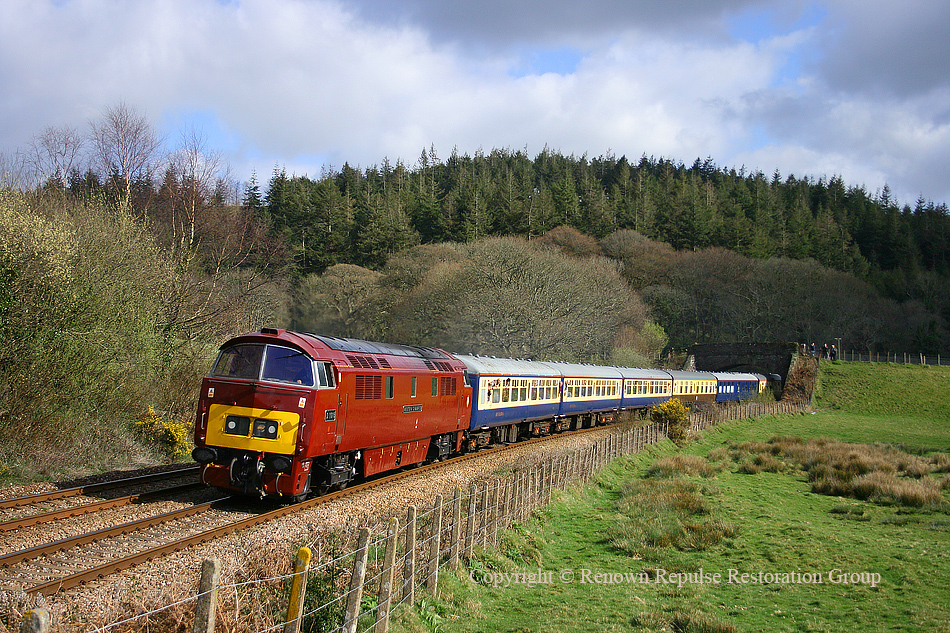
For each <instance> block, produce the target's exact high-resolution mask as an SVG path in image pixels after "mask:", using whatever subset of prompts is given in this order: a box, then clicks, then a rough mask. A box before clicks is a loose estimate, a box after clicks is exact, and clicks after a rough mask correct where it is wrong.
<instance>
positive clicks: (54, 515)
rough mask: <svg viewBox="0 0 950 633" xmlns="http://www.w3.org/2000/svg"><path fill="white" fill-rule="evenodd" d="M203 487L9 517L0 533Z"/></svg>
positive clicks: (189, 486) (177, 488) (187, 486)
mask: <svg viewBox="0 0 950 633" xmlns="http://www.w3.org/2000/svg"><path fill="white" fill-rule="evenodd" d="M203 487H204V484H201V483H198V482H195V483H191V484H184V485H181V486H173V487H171V488H163V489H162V490H153V491H151V492H142V493H139V494H135V495H129V496H127V497H116V498H115V499H106V500H105V501H96V502H93V503H84V504H83V505H79V506H73V507H71V508H64V509H62V510H53V511H52V512H43V513H42V514H34V515H31V516H28V517H23V518H20V519H10V520H9V521H3V522H2V523H0V533H2V532H12V531H13V530H20V529H23V528H26V527H32V526H34V525H38V524H40V523H49V522H50V521H58V520H60V519H68V518H70V517H77V516H82V515H84V514H90V513H92V512H101V511H102V510H112V509H114V508H121V507H123V506H127V505H131V504H133V503H142V502H144V501H148V500H150V499H154V498H156V497H163V496H166V495H175V494H180V493H183V492H188V491H190V490H194V489H196V488H203Z"/></svg>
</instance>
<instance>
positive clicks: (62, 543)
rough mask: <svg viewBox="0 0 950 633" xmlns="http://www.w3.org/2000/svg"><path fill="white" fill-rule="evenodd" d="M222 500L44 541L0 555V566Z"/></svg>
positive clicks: (177, 516) (188, 513) (189, 513)
mask: <svg viewBox="0 0 950 633" xmlns="http://www.w3.org/2000/svg"><path fill="white" fill-rule="evenodd" d="M225 498H227V497H225ZM222 500H223V499H216V500H214V501H208V502H207V503H201V504H198V505H194V506H188V507H187V508H180V509H178V510H172V511H171V512H165V513H163V514H156V515H155V516H151V517H145V518H144V519H137V520H135V521H129V522H128V523H122V524H121V525H114V526H112V527H107V528H102V529H101V530H96V531H95V532H86V533H85V534H79V535H77V536H70V537H69V538H64V539H61V540H59V541H54V542H52V543H45V544H43V545H37V546H36V547H30V548H29V549H24V550H20V551H18V552H10V553H9V554H4V555H3V556H0V567H7V566H9V565H14V564H16V563H22V562H23V561H27V560H32V559H34V558H39V557H40V556H44V555H46V554H53V553H56V552H60V551H62V550H66V549H70V548H72V547H78V546H79V545H87V544H89V543H94V542H96V541H100V540H102V539H103V538H107V537H112V536H121V535H123V534H129V533H131V532H136V531H138V530H142V529H145V528H149V527H153V526H156V525H161V524H163V523H168V522H169V521H177V520H178V519H184V518H185V517H189V516H194V515H196V514H201V513H202V512H207V511H208V510H210V509H211V507H212V506H213V505H214V504H215V503H218V502H220V501H222Z"/></svg>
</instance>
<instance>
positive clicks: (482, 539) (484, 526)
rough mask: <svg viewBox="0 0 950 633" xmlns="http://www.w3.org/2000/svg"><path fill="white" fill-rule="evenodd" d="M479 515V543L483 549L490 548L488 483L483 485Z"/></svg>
mask: <svg viewBox="0 0 950 633" xmlns="http://www.w3.org/2000/svg"><path fill="white" fill-rule="evenodd" d="M478 515H479V517H481V519H480V520H479V522H478V527H479V529H480V532H479V533H478V539H477V540H478V542H479V543H481V545H482V547H488V482H487V481H486V482H485V483H484V484H482V494H481V501H479V504H478Z"/></svg>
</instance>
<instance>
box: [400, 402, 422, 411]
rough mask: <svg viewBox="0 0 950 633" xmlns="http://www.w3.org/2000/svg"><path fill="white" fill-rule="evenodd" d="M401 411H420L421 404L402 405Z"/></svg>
mask: <svg viewBox="0 0 950 633" xmlns="http://www.w3.org/2000/svg"><path fill="white" fill-rule="evenodd" d="M402 412H403V413H421V412H422V405H421V404H407V405H403V407H402Z"/></svg>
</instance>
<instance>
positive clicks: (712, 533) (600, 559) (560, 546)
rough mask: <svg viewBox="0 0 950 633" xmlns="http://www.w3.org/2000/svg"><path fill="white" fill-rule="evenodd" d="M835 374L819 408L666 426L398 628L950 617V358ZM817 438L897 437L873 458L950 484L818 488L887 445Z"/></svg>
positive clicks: (880, 623) (825, 625)
mask: <svg viewBox="0 0 950 633" xmlns="http://www.w3.org/2000/svg"><path fill="white" fill-rule="evenodd" d="M820 380H821V383H820V385H821V386H820V391H819V393H818V396H817V398H816V404H817V406H818V408H819V411H818V412H817V413H815V414H808V415H793V416H783V417H766V418H760V419H756V420H743V421H738V422H734V423H729V424H726V425H723V426H721V427H719V428H717V429H715V430H713V431H709V432H707V433H706V434H705V436H704V437H702V438H701V439H699V440H698V441H695V442H693V443H692V444H690V445H689V446H688V447H686V448H685V449H682V450H677V449H676V448H675V447H674V446H673V445H672V444H671V443H669V442H664V443H663V444H661V445H659V446H656V447H653V448H652V449H650V450H649V451H647V452H645V453H642V454H640V455H637V456H632V457H626V458H622V459H618V460H615V461H614V462H613V463H611V464H610V465H609V466H608V467H607V468H605V469H604V470H603V471H602V472H601V473H600V474H599V475H598V476H597V477H596V478H595V480H594V483H593V484H592V485H589V486H587V487H586V488H583V489H570V490H567V491H564V492H562V493H560V494H558V495H556V501H555V502H554V503H553V504H551V505H550V506H548V507H547V508H546V509H545V510H544V511H543V512H542V513H540V514H539V515H538V516H537V517H536V518H535V519H533V520H531V521H529V522H527V523H525V524H521V525H517V526H515V528H514V529H512V530H509V531H508V533H507V534H506V535H505V537H504V541H503V547H502V551H501V552H483V553H482V554H481V555H480V556H479V558H478V559H477V560H474V561H473V562H472V566H471V567H470V568H469V569H467V570H465V572H463V573H460V574H459V575H458V577H451V576H448V575H446V577H445V579H444V582H443V584H442V587H443V589H442V594H441V596H440V598H439V599H437V600H431V599H430V600H427V601H423V603H422V605H421V608H419V609H417V610H414V611H403V612H402V614H401V616H402V621H401V623H400V625H399V626H400V627H401V628H400V629H399V630H403V631H406V630H413V631H433V630H443V631H505V632H519V633H527V632H539V633H540V632H548V631H551V632H554V631H584V632H588V631H592V630H595V631H683V632H685V631H706V632H726V631H845V630H848V631H850V630H862V631H882V630H903V631H950V625H948V623H950V600H948V597H950V552H948V546H950V510H948V505H950V503H948V500H950V494H948V491H947V487H948V486H950V475H947V474H946V470H947V468H946V465H947V464H948V462H950V460H947V459H946V458H945V457H940V456H939V455H938V454H939V453H950V416H948V415H947V409H946V404H945V403H943V402H942V400H941V398H940V397H939V395H938V394H936V393H934V392H936V391H940V392H941V393H946V392H947V390H946V389H945V386H946V385H947V384H948V382H950V371H947V370H943V369H937V368H925V367H924V368H920V367H902V366H889V365H875V366H868V365H860V364H857V363H836V364H823V367H822V373H821V376H820ZM882 388H884V389H886V390H887V393H886V394H883V395H882V394H880V393H879V391H880V390H881V389H882ZM875 407H880V409H881V410H884V411H886V413H883V414H877V413H875ZM775 436H782V437H786V438H793V437H794V438H800V439H801V440H802V442H797V440H796V441H787V442H786V443H785V444H781V445H779V444H780V443H777V442H773V443H772V444H767V442H768V441H769V440H770V439H771V438H774V437H775ZM811 438H833V439H835V440H840V441H841V442H849V443H882V442H883V443H889V444H892V445H895V446H897V447H899V449H900V450H897V451H895V450H891V449H889V450H887V451H885V450H883V449H882V447H877V448H876V449H874V450H877V452H875V453H874V455H875V457H874V459H875V460H877V461H878V462H880V465H881V467H883V468H885V469H890V470H889V471H888V472H889V473H890V475H889V476H891V477H892V478H896V479H899V480H901V481H902V482H903V483H906V484H908V485H916V484H921V483H923V484H927V485H929V486H930V488H935V487H936V489H937V490H938V493H937V500H936V501H933V500H932V499H931V500H930V501H928V502H926V503H924V502H921V503H919V504H917V505H913V503H916V502H910V503H911V504H912V505H903V504H901V502H899V501H896V500H894V499H893V498H887V497H884V498H881V499H880V500H879V501H877V502H875V501H872V500H871V499H872V498H875V496H874V495H873V494H871V493H869V494H868V495H867V498H865V499H860V498H855V497H854V496H831V495H826V494H819V493H816V492H813V491H812V490H813V486H815V485H817V484H816V481H818V480H819V475H816V474H815V472H816V469H817V470H818V471H820V472H823V471H821V469H822V468H824V471H828V472H830V471H832V470H834V468H846V467H852V468H853V469H854V468H856V469H857V472H856V473H855V474H856V477H861V476H862V474H861V473H862V472H863V471H861V470H860V468H858V466H860V465H861V464H864V463H865V461H867V459H870V458H864V457H859V456H858V453H859V452H860V453H861V454H862V455H863V454H864V453H863V452H861V451H857V449H855V450H854V451H852V450H851V448H850V447H848V446H842V445H840V444H838V445H834V446H835V448H834V450H831V448H829V449H828V450H827V451H821V450H819V451H814V453H816V454H818V455H819V456H820V455H821V453H823V452H824V453H827V455H826V456H825V457H826V458H827V459H828V460H831V461H829V462H828V463H827V464H818V465H817V466H815V464H813V463H812V464H810V465H809V463H806V462H808V461H809V460H811V459H812V456H811V455H812V454H811V453H808V454H805V453H802V454H801V455H798V456H797V457H795V456H793V455H792V453H793V452H794V451H793V450H792V449H791V448H788V447H789V446H792V447H794V446H802V445H804V444H805V442H806V441H807V440H808V439H811ZM825 445H827V446H829V447H831V446H833V443H831V442H830V441H829V442H828V443H826V444H822V446H825ZM862 451H863V449H862ZM852 452H853V453H854V454H853V455H852V454H851V453H852ZM872 452H873V451H872ZM835 460H837V462H835ZM862 460H864V461H862ZM832 462H834V463H832ZM856 464H857V465H858V466H855V465H856ZM921 464H923V465H924V466H921ZM928 465H929V466H928ZM832 466H834V468H832ZM928 468H929V469H931V470H932V471H933V472H927V470H928ZM891 470H892V471H893V472H891ZM835 472H839V471H835ZM857 481H858V479H855V482H857ZM944 482H947V483H944ZM941 483H943V486H944V487H943V489H942V492H939V491H940V484H941ZM854 489H855V490H859V486H857V485H855V486H854ZM848 494H850V493H848ZM532 573H533V574H534V575H533V576H532V575H531V574H532ZM505 574H507V575H505ZM681 574H687V575H682V576H681ZM473 579H474V580H473ZM476 581H477V582H476Z"/></svg>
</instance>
